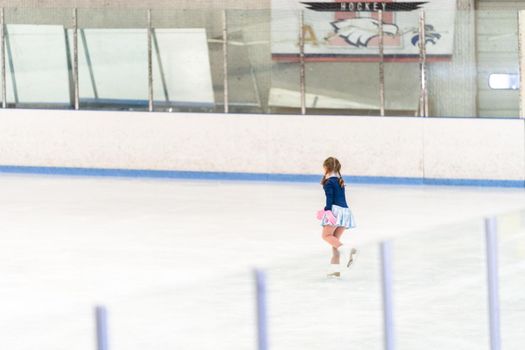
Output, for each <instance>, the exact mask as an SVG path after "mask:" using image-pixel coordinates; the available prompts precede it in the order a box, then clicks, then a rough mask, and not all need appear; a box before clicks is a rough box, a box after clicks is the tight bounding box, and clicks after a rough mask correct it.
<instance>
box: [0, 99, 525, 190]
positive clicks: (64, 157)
mask: <svg viewBox="0 0 525 350" xmlns="http://www.w3.org/2000/svg"><path fill="white" fill-rule="evenodd" d="M330 155H334V156H336V157H338V158H340V160H341V162H342V163H343V167H344V168H343V173H344V174H346V175H357V176H388V177H411V178H423V177H424V176H426V177H428V178H445V179H494V180H524V181H525V125H524V121H523V120H480V119H421V118H379V117H346V116H345V117H338V116H285V115H279V116H278V115H268V116H256V115H221V114H207V115H206V114H168V113H141V112H100V111H97V112H93V111H57V110H53V111H44V110H20V109H19V110H1V111H0V165H20V166H46V167H47V166H49V167H86V168H123V169H155V170H189V171H215V172H216V171H219V172H250V173H277V174H283V173H284V174H319V173H320V172H321V164H322V161H323V160H324V159H325V158H326V157H328V156H330Z"/></svg>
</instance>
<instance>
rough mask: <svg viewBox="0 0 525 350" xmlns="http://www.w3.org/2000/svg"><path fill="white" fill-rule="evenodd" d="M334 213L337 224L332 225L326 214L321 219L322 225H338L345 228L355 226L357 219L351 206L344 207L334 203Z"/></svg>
mask: <svg viewBox="0 0 525 350" xmlns="http://www.w3.org/2000/svg"><path fill="white" fill-rule="evenodd" d="M332 214H334V216H335V219H336V221H335V225H332V224H331V223H330V222H329V221H328V219H327V218H326V214H325V215H324V216H323V218H322V219H321V226H338V227H344V228H354V227H355V220H354V216H353V215H352V211H351V210H350V208H343V207H340V206H338V205H332Z"/></svg>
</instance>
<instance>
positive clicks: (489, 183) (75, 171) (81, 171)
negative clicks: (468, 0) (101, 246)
mask: <svg viewBox="0 0 525 350" xmlns="http://www.w3.org/2000/svg"><path fill="white" fill-rule="evenodd" d="M0 173H11V174H43V175H69V176H107V177H137V178H170V179H192V180H241V181H283V182H319V181H320V178H321V175H306V174H265V173H235V172H211V171H180V170H145V169H144V170H141V169H102V168H67V167H36V166H17V165H3V166H0ZM344 178H345V180H346V181H347V182H348V183H354V184H358V183H359V184H377V185H433V186H479V187H511V188H525V180H524V181H522V180H491V179H486V180H485V179H479V180H478V179H432V178H426V179H423V178H416V177H388V176H345V177H344Z"/></svg>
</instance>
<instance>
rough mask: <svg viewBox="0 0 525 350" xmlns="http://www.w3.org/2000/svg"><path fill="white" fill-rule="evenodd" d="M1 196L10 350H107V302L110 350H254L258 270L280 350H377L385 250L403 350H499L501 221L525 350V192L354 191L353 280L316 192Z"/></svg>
mask: <svg viewBox="0 0 525 350" xmlns="http://www.w3.org/2000/svg"><path fill="white" fill-rule="evenodd" d="M0 193H2V196H1V197H0V222H1V230H0V235H1V241H0V242H1V244H0V256H1V264H0V276H1V277H0V329H1V331H0V349H9V350H66V349H67V350H73V349H74V350H87V349H90V350H91V349H95V342H94V325H93V310H92V308H93V306H94V305H95V304H104V305H106V306H107V307H108V310H109V332H110V346H111V349H114V350H168V349H177V350H189V349H191V350H208V349H209V350H211V349H213V350H222V349H224V350H234V349H255V348H256V339H255V334H256V331H255V302H254V285H253V276H252V268H253V267H259V268H263V269H264V270H265V271H266V272H267V275H268V289H269V295H268V299H269V300H268V302H269V319H270V320H269V337H270V349H272V350H274V349H275V350H291V349H301V350H314V349H315V350H317V349H319V350H321V349H322V350H341V349H353V350H359V349H366V350H376V349H377V350H379V349H381V348H382V314H381V284H380V280H379V277H380V269H379V256H378V247H377V242H379V241H380V240H381V239H385V238H392V239H393V248H394V250H393V254H394V264H393V273H394V287H395V288H394V303H395V308H394V319H395V329H396V336H397V345H398V349H406V350H416V349H417V350H420V349H455V350H467V349H472V350H479V349H488V348H489V346H488V344H489V343H488V335H487V334H488V322H487V306H486V304H487V301H486V299H487V293H486V283H485V281H486V277H485V276H486V273H485V258H484V254H485V245H484V244H485V243H484V233H483V222H482V217H483V216H485V215H491V214H498V215H499V223H500V233H499V239H500V246H499V254H500V282H501V291H500V296H501V307H502V309H501V314H502V315H501V317H502V338H503V348H504V349H509V350H512V349H522V348H523V344H525V292H524V291H525V229H524V228H525V220H524V216H523V215H522V214H519V213H518V212H517V210H518V209H523V208H525V191H524V190H520V189H499V188H490V189H488V188H450V187H423V186H421V187H418V186H415V187H398V186H372V185H352V184H349V187H348V189H347V198H348V200H349V204H350V206H351V208H352V210H353V212H354V215H355V218H356V221H357V224H358V227H357V228H356V229H355V230H351V231H347V233H346V234H345V236H344V241H346V242H348V243H351V244H357V245H359V248H360V255H359V258H358V261H357V263H356V265H355V266H354V267H353V268H352V269H350V270H348V271H344V274H343V277H342V279H341V280H328V279H326V278H325V272H326V270H327V267H328V262H329V248H328V246H327V245H326V243H324V242H323V241H322V240H321V239H320V230H321V228H320V226H319V223H318V221H316V220H315V212H316V210H318V209H320V208H321V207H322V206H323V201H324V193H323V191H322V188H321V186H320V185H319V184H304V183H265V182H234V181H188V180H159V179H126V178H88V177H84V178H83V177H59V176H57V177H52V176H30V175H24V176H22V175H20V176H18V175H17V176H15V175H2V176H0ZM508 213H510V214H508Z"/></svg>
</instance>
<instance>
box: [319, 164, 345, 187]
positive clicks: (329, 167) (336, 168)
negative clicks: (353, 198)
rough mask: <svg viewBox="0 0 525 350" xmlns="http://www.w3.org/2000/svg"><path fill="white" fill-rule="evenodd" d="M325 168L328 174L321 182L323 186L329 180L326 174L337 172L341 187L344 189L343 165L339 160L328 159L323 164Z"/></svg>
mask: <svg viewBox="0 0 525 350" xmlns="http://www.w3.org/2000/svg"><path fill="white" fill-rule="evenodd" d="M323 166H324V167H326V173H325V174H324V176H323V179H322V180H321V185H324V184H325V183H326V181H328V179H327V178H326V174H328V173H332V172H335V173H337V174H338V175H339V186H341V188H342V187H344V186H345V181H344V180H343V177H342V176H341V163H340V162H339V160H338V159H337V158H335V157H328V158H326V159H325V161H324V162H323Z"/></svg>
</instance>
